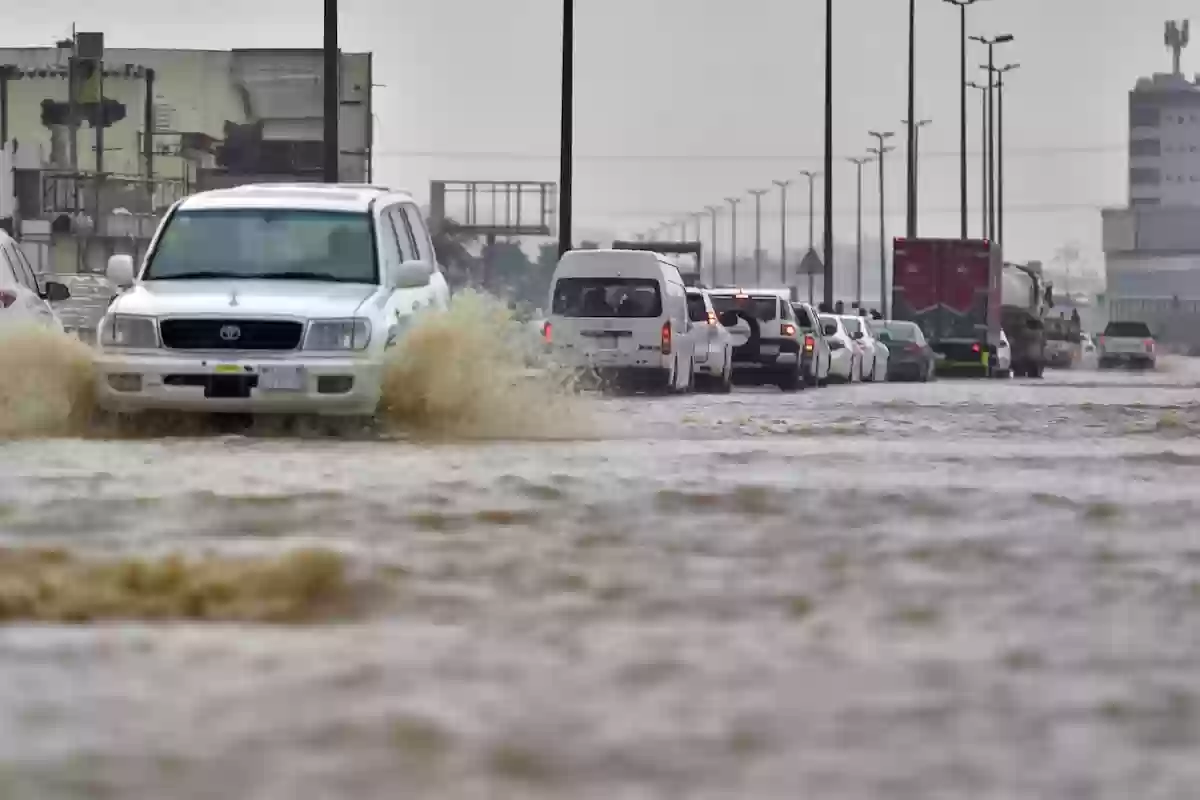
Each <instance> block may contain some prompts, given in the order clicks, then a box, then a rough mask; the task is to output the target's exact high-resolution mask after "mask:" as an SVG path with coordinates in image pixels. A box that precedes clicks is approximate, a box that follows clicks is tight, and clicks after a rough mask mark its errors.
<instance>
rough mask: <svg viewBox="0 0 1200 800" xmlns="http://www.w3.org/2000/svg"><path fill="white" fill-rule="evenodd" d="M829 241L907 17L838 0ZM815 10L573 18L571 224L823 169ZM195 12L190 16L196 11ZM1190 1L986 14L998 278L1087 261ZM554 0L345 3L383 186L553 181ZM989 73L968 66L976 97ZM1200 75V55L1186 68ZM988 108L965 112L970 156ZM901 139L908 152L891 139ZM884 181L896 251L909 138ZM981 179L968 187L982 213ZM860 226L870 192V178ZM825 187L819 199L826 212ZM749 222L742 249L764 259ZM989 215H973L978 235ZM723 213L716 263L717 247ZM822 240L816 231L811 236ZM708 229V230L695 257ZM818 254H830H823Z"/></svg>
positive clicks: (1031, 2) (933, 199)
mask: <svg viewBox="0 0 1200 800" xmlns="http://www.w3.org/2000/svg"><path fill="white" fill-rule="evenodd" d="M835 5H836V7H835V10H834V22H835V26H836V32H835V36H836V42H835V92H836V95H835V109H834V124H835V141H836V148H837V156H838V162H837V163H836V164H835V170H834V172H835V174H834V179H835V184H834V192H835V195H834V208H835V212H836V214H837V216H836V220H835V235H836V236H837V238H838V239H839V240H843V241H845V240H848V239H849V238H851V237H852V236H853V231H854V200H855V184H854V168H853V167H852V166H851V165H850V164H848V163H846V162H845V161H844V157H848V156H852V155H858V154H860V153H861V152H862V151H863V150H864V149H865V148H866V147H867V146H868V145H869V143H870V142H869V140H868V137H867V135H866V132H867V130H868V129H871V128H874V129H885V130H886V129H893V130H897V131H898V132H899V131H900V130H901V124H900V120H901V119H902V118H903V117H904V116H905V111H906V107H905V103H906V99H905V86H906V82H905V65H906V60H905V59H906V24H907V23H906V12H907V6H908V3H906V2H904V0H836V4H835ZM917 5H918V16H919V22H918V64H917V69H918V90H917V95H918V96H917V109H918V116H919V117H923V118H930V119H932V120H933V121H934V122H933V125H932V126H931V127H929V128H926V129H925V131H924V133H923V134H922V138H921V147H922V151H923V154H924V161H923V167H922V170H921V173H922V187H921V188H922V205H923V207H924V209H925V212H924V214H923V216H922V219H923V223H922V224H923V230H922V233H927V234H931V235H937V234H942V235H956V234H957V231H958V216H957V213H958V212H957V206H958V166H957V164H958V162H957V156H956V153H957V147H958V113H959V111H958V109H959V105H958V92H957V81H958V74H959V72H958V70H959V66H958V57H959V56H958V52H959V51H958V43H957V42H958V40H957V34H958V13H957V11H956V10H955V9H954V8H952V7H951V6H949V5H947V4H946V3H944V2H941V1H940V0H918V3H917ZM823 6H824V4H823V3H820V2H817V0H804V2H797V0H738V2H732V1H731V0H576V9H577V10H576V23H577V40H576V81H577V83H576V86H577V89H576V152H577V154H578V161H577V167H576V186H575V198H576V200H575V203H576V215H577V224H578V226H579V227H580V228H582V229H585V231H597V230H599V231H609V232H611V233H613V234H618V235H632V234H633V233H635V232H638V231H641V230H645V229H647V228H650V227H653V226H654V225H656V224H658V223H661V222H665V221H668V220H671V219H677V218H679V217H681V216H682V215H683V214H684V213H685V212H689V211H695V210H700V209H702V208H703V207H704V206H706V205H712V204H719V203H721V202H722V201H723V198H725V197H727V196H744V193H745V190H747V189H750V188H766V187H769V186H770V184H771V181H772V180H773V179H780V178H791V177H794V176H795V174H796V173H797V172H798V171H799V170H802V169H819V168H820V154H821V149H822V119H823V118H822V100H823V81H822V72H821V70H822V63H823V49H822V48H823V30H824V28H823V25H824V16H823V13H824V12H823ZM201 8H202V9H203V10H204V12H205V16H201V14H200V9H201ZM1194 8H1196V5H1195V4H1194V3H1189V2H1186V0H1136V2H1134V0H984V2H981V3H978V4H977V5H975V6H973V7H972V8H971V9H970V19H969V23H968V24H969V29H970V32H971V33H985V34H988V35H993V34H997V33H1012V34H1014V35H1015V36H1016V41H1015V42H1014V43H1013V44H1009V45H1005V46H1003V47H998V48H997V52H998V55H997V61H998V62H1007V61H1014V62H1019V63H1020V64H1021V68H1020V70H1018V71H1016V72H1014V73H1012V74H1011V76H1010V85H1009V91H1008V93H1007V97H1008V100H1007V102H1006V108H1005V113H1006V144H1007V146H1008V153H1009V157H1008V162H1007V170H1006V172H1007V201H1008V205H1009V210H1008V213H1007V216H1006V225H1005V228H1006V239H1007V240H1008V248H1007V249H1008V252H1007V253H1006V255H1008V256H1009V257H1010V258H1017V259H1027V258H1043V259H1046V260H1049V259H1050V258H1051V257H1052V255H1053V251H1054V250H1055V249H1056V248H1057V247H1058V246H1060V245H1062V244H1064V243H1067V242H1072V241H1073V242H1077V243H1078V244H1079V245H1080V246H1081V247H1082V249H1083V252H1084V256H1085V258H1088V259H1089V260H1091V261H1093V262H1097V261H1098V259H1099V249H1100V241H1099V240H1100V222H1099V209H1100V208H1101V207H1102V206H1105V205H1117V204H1121V203H1123V202H1124V201H1125V197H1126V175H1125V168H1126V156H1125V143H1126V117H1127V102H1128V100H1127V92H1128V90H1129V89H1130V88H1131V87H1132V85H1133V82H1134V81H1135V79H1136V78H1137V77H1138V76H1139V75H1143V74H1149V73H1151V72H1154V71H1166V70H1168V69H1169V66H1170V58H1169V55H1168V53H1167V51H1166V50H1165V48H1164V46H1163V23H1164V22H1165V21H1166V20H1167V19H1172V18H1178V19H1183V18H1185V17H1186V16H1187V14H1188V12H1189V10H1190V9H1194ZM560 9H561V2H559V0H404V2H396V1H395V0H342V2H341V18H342V46H343V49H347V50H371V51H373V52H374V53H375V54H376V76H377V77H376V81H377V83H379V84H383V86H380V87H378V88H376V90H375V91H376V95H375V109H376V113H377V126H378V127H377V131H376V137H377V138H376V142H377V148H378V152H377V154H376V172H377V175H378V178H379V180H381V181H383V182H387V183H390V184H392V185H397V186H404V187H407V188H410V189H411V190H413V191H414V192H415V193H417V194H418V196H420V197H421V198H422V199H424V198H425V197H426V196H427V194H428V184H429V181H430V180H432V179H438V178H441V179H451V180H458V179H480V180H486V179H497V180H555V179H556V178H557V172H558V167H557V149H558V109H559V102H558V97H559V58H560V49H559V32H560V24H561V16H560V14H561V10H560ZM321 13H322V3H321V2H319V0H286V1H285V0H253V2H248V1H247V0H207V2H206V3H204V4H203V5H202V6H196V5H195V4H192V3H188V4H184V3H179V2H173V1H172V0H154V2H150V0H109V2H106V3H103V4H99V3H96V4H90V3H81V2H67V1H66V0H41V2H39V3H28V4H15V3H14V4H9V7H8V8H6V10H5V14H4V25H3V27H2V28H0V44H3V45H5V46H15V45H36V44H50V43H52V42H53V40H54V39H56V38H58V37H60V36H62V35H64V34H65V33H68V32H69V31H70V26H71V24H72V22H74V23H75V24H77V25H78V26H79V28H80V29H83V30H104V31H105V33H106V35H107V41H108V43H109V45H110V46H112V47H184V48H188V47H190V48H212V49H218V48H231V47H306V46H320V43H321ZM984 58H985V55H984V53H983V51H982V48H980V47H979V46H978V45H973V46H972V49H971V54H970V65H971V70H972V72H973V73H976V74H974V75H973V76H972V77H973V78H979V79H981V78H982V77H983V73H982V72H981V71H980V70H979V69H977V68H976V67H977V65H978V64H980V63H982V62H983V60H984ZM1184 71H1185V72H1200V53H1195V54H1191V55H1189V54H1188V53H1186V52H1185V54H1184ZM977 103H978V95H976V94H972V95H970V96H969V104H970V113H971V118H970V122H971V127H972V130H971V134H970V146H971V149H972V151H973V155H974V151H977V150H978V143H977V142H978V136H979V132H980V131H979V128H978V127H977V125H978V110H977ZM898 138H899V137H898ZM897 144H898V145H899V149H898V150H897V152H896V153H895V154H894V156H893V157H892V158H891V161H890V162H889V164H888V170H887V181H886V182H887V184H888V192H887V194H888V198H887V205H888V208H889V211H890V212H891V211H894V212H895V215H893V216H890V218H889V221H888V235H889V236H890V235H892V234H893V233H896V232H898V231H899V226H901V225H902V224H903V208H902V205H901V202H902V197H903V184H904V165H903V140H902V139H901V140H900V141H898V142H897ZM978 169H979V165H978V161H975V160H973V161H972V165H971V169H970V178H971V199H972V203H973V204H975V203H977V198H978V192H979V184H978ZM865 183H866V196H867V200H866V209H867V214H868V217H867V226H868V230H871V231H873V230H877V227H878V217H877V215H878V201H877V199H876V198H877V191H878V183H877V180H876V178H875V177H874V173H873V172H872V173H868V179H867V180H866V182H865ZM803 194H805V193H804V192H794V194H793V196H792V202H791V203H789V205H790V207H791V211H792V215H791V216H790V219H789V229H788V231H789V238H790V240H791V241H792V242H795V243H798V244H804V243H806V239H807V224H806V218H805V214H806V208H805V200H806V198H804V197H803V196H802V195H803ZM819 198H820V190H819V189H818V203H819V202H820V199H819ZM752 208H753V204H752V202H751V201H750V199H749V198H748V197H747V200H746V202H744V203H743V204H742V206H741V211H740V212H739V221H740V222H742V223H743V224H742V225H741V226H740V227H741V231H740V233H739V245H740V246H741V247H744V248H745V249H746V250H747V251H748V250H749V248H750V247H752V245H753V238H754V228H753V215H752V213H751V212H752ZM978 216H979V214H978V210H977V207H973V209H972V214H971V224H972V231H973V233H974V232H977V231H978V224H979V223H978ZM727 226H728V216H726V217H725V218H724V219H723V220H722V225H721V232H720V236H721V243H720V249H721V250H724V249H726V248H727V246H728V235H727ZM817 227H818V230H819V228H820V223H819V222H818V226H817ZM707 231H708V227H707V225H706V226H705V236H706V238H705V241H706V242H707ZM818 235H819V234H818ZM778 240H779V205H778V196H777V194H772V195H770V196H769V197H768V198H764V201H763V243H764V246H767V247H770V248H771V249H772V250H774V249H775V248H776V247H777V243H778Z"/></svg>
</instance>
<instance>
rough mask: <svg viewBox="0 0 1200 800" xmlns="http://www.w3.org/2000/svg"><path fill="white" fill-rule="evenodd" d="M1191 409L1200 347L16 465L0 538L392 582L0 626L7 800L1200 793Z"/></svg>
mask: <svg viewBox="0 0 1200 800" xmlns="http://www.w3.org/2000/svg"><path fill="white" fill-rule="evenodd" d="M412 369H413V370H417V368H416V367H413V368H412ZM418 373H419V370H417V371H414V372H410V373H408V374H409V376H410V379H411V380H416V378H414V377H413V376H414V375H417V374H418ZM476 388H478V389H479V391H481V392H482V391H485V389H484V387H476ZM1198 390H1200V365H1198V364H1197V363H1195V362H1192V361H1188V360H1183V359H1180V360H1164V362H1163V364H1162V366H1161V368H1160V370H1158V371H1156V372H1153V373H1145V374H1135V373H1119V372H1104V373H1100V372H1095V371H1089V370H1074V371H1049V372H1047V376H1046V378H1045V379H1044V380H1041V381H1030V380H1013V381H992V382H980V381H971V380H963V381H948V380H946V381H940V382H937V383H933V384H929V385H910V384H891V385H875V386H872V385H863V386H852V387H831V388H828V389H822V390H808V391H805V392H801V393H799V394H795V395H784V394H782V393H780V392H778V391H777V390H769V391H766V390H764V391H754V390H740V391H738V392H735V393H734V394H732V395H729V396H721V397H714V396H704V395H695V396H689V397H678V398H643V397H632V398H619V399H581V400H578V401H575V402H574V403H573V404H571V405H570V408H564V407H562V406H556V405H554V404H553V403H552V404H551V405H550V406H549V407H550V408H552V413H549V412H546V411H545V410H544V409H542V408H539V407H537V406H536V405H535V406H531V407H529V408H527V409H526V410H527V411H528V414H529V415H530V418H535V419H543V421H544V422H545V423H546V425H548V426H551V427H553V425H554V423H555V421H556V420H561V419H562V417H563V416H565V417H569V418H570V419H571V420H572V422H573V424H574V426H575V427H574V428H573V429H572V430H571V431H570V432H569V433H570V435H568V431H567V430H566V429H565V428H559V429H558V434H559V435H555V436H552V437H550V440H539V439H537V438H533V437H531V436H529V435H527V434H528V432H529V430H530V428H529V427H528V426H526V427H524V428H521V429H520V430H517V431H515V432H514V434H513V437H509V438H506V437H504V436H503V435H502V434H503V430H502V429H501V430H492V431H491V433H492V434H493V436H491V437H490V440H488V441H478V440H469V439H466V438H464V437H463V436H455V435H453V434H454V429H449V430H448V429H446V428H439V429H438V430H437V433H438V436H437V438H436V439H435V438H431V437H429V436H417V437H413V436H405V435H389V436H384V437H382V438H375V439H370V440H366V441H362V440H359V441H349V440H338V439H329V438H288V437H266V438H258V437H254V436H249V437H247V436H201V437H191V438H149V437H143V438H135V439H122V440H108V439H106V438H104V437H102V436H97V435H89V436H84V437H80V438H65V437H62V436H57V437H54V438H29V437H25V438H17V439H14V440H12V441H11V442H9V443H7V444H3V445H0V533H2V534H3V542H4V544H6V545H7V546H9V547H14V548H17V547H33V546H37V547H39V548H64V549H67V550H69V551H70V552H71V553H72V554H73V557H78V558H113V557H121V556H138V557H143V558H152V557H154V556H155V555H157V554H163V553H166V552H172V551H178V552H182V553H185V554H200V553H204V552H210V553H213V554H217V555H220V556H222V557H230V558H233V557H243V556H244V557H251V556H258V555H264V554H268V555H269V554H277V553H278V554H282V553H287V552H290V551H293V550H296V549H298V548H313V547H323V548H330V549H333V550H336V551H338V552H340V553H342V554H344V556H345V558H346V561H347V564H348V570H349V572H348V578H347V580H349V581H352V582H354V581H361V582H362V583H363V585H364V586H366V585H368V584H370V585H371V586H372V587H373V588H372V589H371V590H370V591H369V592H366V594H365V595H364V597H365V598H366V601H365V602H363V603H360V604H359V605H358V607H356V608H355V609H354V611H353V612H347V613H346V614H345V615H344V616H340V617H337V618H334V619H322V620H320V621H316V622H307V623H306V622H301V623H298V624H288V625H264V624H237V623H226V622H170V623H165V622H144V621H143V622H139V621H136V620H133V621H120V620H118V621H107V622H94V623H92V624H88V623H87V621H86V619H84V620H80V621H78V622H77V623H76V624H40V623H39V624H35V623H29V622H25V621H21V620H19V619H17V620H14V621H11V622H9V623H8V624H6V626H5V627H2V628H0V797H4V798H19V799H20V800H24V799H25V798H37V799H38V800H55V799H56V798H73V799H74V798H79V799H80V800H82V799H83V798H87V799H88V800H93V799H94V798H168V797H169V798H173V799H174V800H192V798H195V799H196V800H200V799H201V798H204V799H205V800H207V798H235V797H236V798H255V800H294V799H296V798H300V799H305V798H322V799H323V798H362V799H368V800H374V799H375V798H379V799H380V800H382V799H383V798H389V799H390V798H396V797H405V798H446V799H451V798H509V797H511V798H540V797H547V798H549V797H554V798H588V799H590V798H596V800H601V799H602V800H621V799H623V798H655V799H657V798H684V797H687V798H796V797H812V798H826V799H829V800H841V799H843V798H844V799H846V800H850V799H851V798H854V799H855V800H858V799H859V798H889V799H890V798H914V800H916V799H918V798H919V799H920V800H937V799H939V798H954V799H955V800H957V799H958V798H973V799H974V800H993V799H995V800H1000V799H1001V798H1003V799H1004V800H1008V799H1009V798H1013V799H1014V800H1015V799H1017V798H1022V799H1024V798H1056V799H1057V798H1064V799H1066V798H1081V799H1082V798H1087V799H1088V800H1108V799H1109V798H1111V799H1112V800H1118V799H1119V800H1128V798H1132V797H1137V798H1140V799H1141V800H1152V799H1154V800H1157V799H1158V798H1162V799H1163V800H1167V799H1170V800H1175V799H1176V798H1178V799H1179V800H1183V799H1184V798H1194V797H1195V796H1196V788H1195V787H1196V786H1197V785H1198V782H1200V759H1197V758H1196V753H1197V752H1200V682H1198V680H1197V675H1198V674H1200V537H1198V536H1197V533H1196V531H1197V530H1198V529H1197V527H1196V520H1197V519H1198V518H1200V508H1198V503H1200V495H1198V494H1197V492H1196V488H1195V487H1196V484H1197V479H1200V440H1198V439H1197V436H1196V433H1197V432H1198V431H1200V403H1198V402H1197V392H1198ZM528 399H529V398H527V400H528ZM512 413H513V408H512V407H511V406H510V407H508V408H506V410H505V416H503V417H502V419H505V420H506V421H508V422H511V419H510V417H511V415H512ZM552 417H553V418H552ZM476 422H478V420H476ZM513 439H517V440H513ZM2 588H3V586H2V583H0V589H2Z"/></svg>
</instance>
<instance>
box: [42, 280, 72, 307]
mask: <svg viewBox="0 0 1200 800" xmlns="http://www.w3.org/2000/svg"><path fill="white" fill-rule="evenodd" d="M42 298H43V299H45V300H48V301H49V302H51V303H61V302H62V301H63V300H70V299H71V290H70V289H69V288H67V285H66V284H65V283H59V282H58V281H46V287H45V290H44V291H43V292H42Z"/></svg>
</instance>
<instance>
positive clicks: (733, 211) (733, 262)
mask: <svg viewBox="0 0 1200 800" xmlns="http://www.w3.org/2000/svg"><path fill="white" fill-rule="evenodd" d="M725 202H726V203H729V211H730V215H729V271H730V273H731V274H732V276H733V282H734V283H735V284H736V283H737V282H738V274H737V207H738V203H740V202H742V199H741V198H740V197H726V198H725Z"/></svg>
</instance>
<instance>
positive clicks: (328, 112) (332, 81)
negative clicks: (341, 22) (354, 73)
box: [322, 0, 341, 183]
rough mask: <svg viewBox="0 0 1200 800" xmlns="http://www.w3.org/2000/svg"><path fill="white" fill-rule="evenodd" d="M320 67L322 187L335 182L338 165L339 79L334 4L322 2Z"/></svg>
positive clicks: (338, 54)
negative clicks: (322, 96) (323, 25)
mask: <svg viewBox="0 0 1200 800" xmlns="http://www.w3.org/2000/svg"><path fill="white" fill-rule="evenodd" d="M323 56H324V62H325V64H324V66H325V76H324V85H323V87H322V88H323V90H324V92H323V93H324V100H325V103H324V106H325V111H324V115H325V120H324V123H325V125H324V134H323V136H322V138H323V139H324V159H323V160H324V176H323V177H324V179H325V183H337V182H338V161H339V160H340V155H341V151H340V149H339V145H338V116H339V114H340V111H341V91H340V89H341V79H340V78H339V76H338V73H339V72H340V70H339V67H340V64H339V63H338V62H339V61H340V60H341V58H340V52H339V50H338V4H337V0H325V50H324V53H323Z"/></svg>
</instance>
